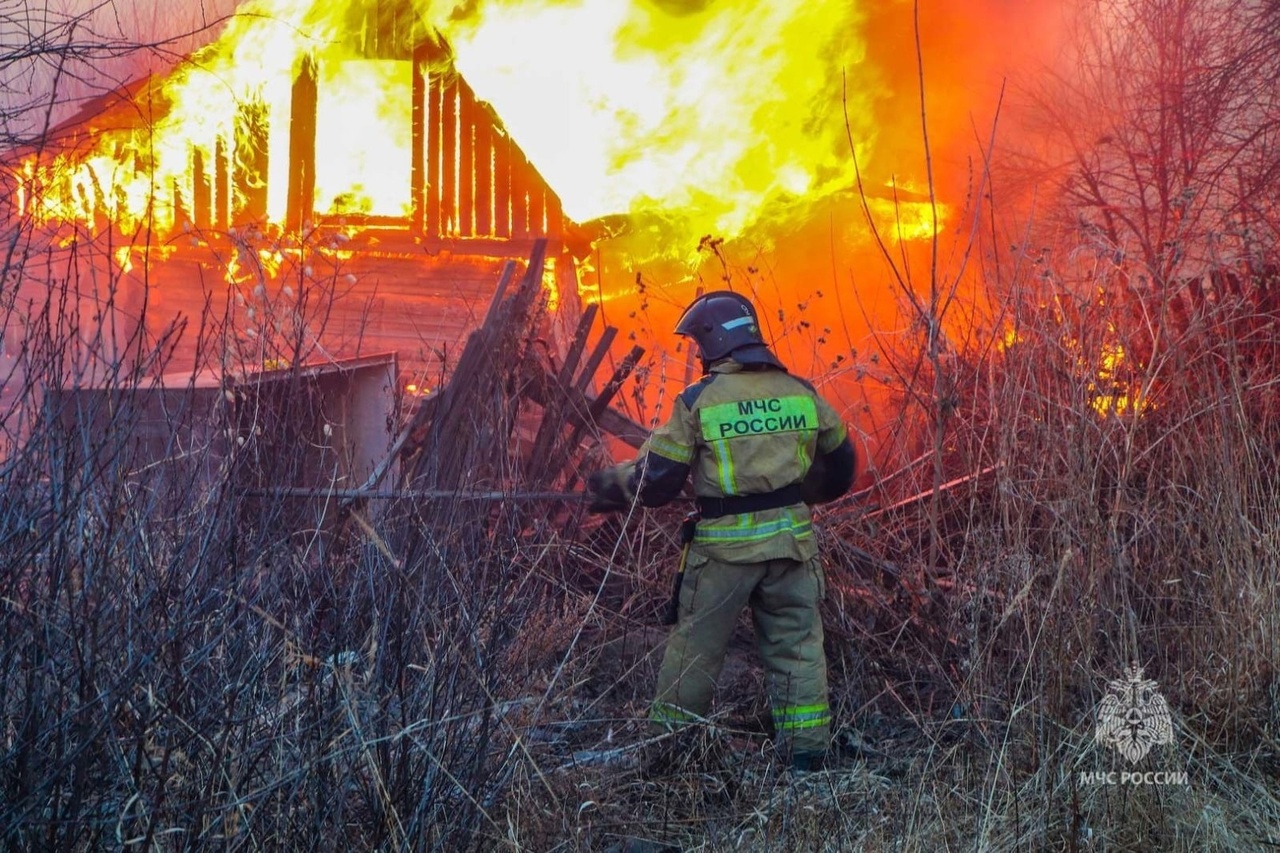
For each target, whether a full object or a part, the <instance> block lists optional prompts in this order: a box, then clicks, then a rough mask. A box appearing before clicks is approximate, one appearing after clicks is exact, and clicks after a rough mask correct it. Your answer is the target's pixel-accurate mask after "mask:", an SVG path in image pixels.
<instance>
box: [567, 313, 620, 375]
mask: <svg viewBox="0 0 1280 853" xmlns="http://www.w3.org/2000/svg"><path fill="white" fill-rule="evenodd" d="M593 307H594V305H593ZM617 336H618V330H617V329H615V328H614V327H613V326H605V328H604V332H603V333H602V334H601V335H600V340H598V341H596V346H595V349H593V350H592V351H591V355H590V356H589V357H588V358H587V363H586V364H584V365H583V366H582V373H580V374H578V381H577V382H575V383H574V386H573V387H575V388H577V389H578V390H579V391H584V392H585V391H586V390H587V387H588V386H589V385H590V384H591V380H592V379H594V378H595V375H596V371H597V370H599V369H600V363H601V362H602V361H604V357H605V356H606V355H608V353H609V346H610V344H612V343H613V339H614V338H616V337H617Z"/></svg>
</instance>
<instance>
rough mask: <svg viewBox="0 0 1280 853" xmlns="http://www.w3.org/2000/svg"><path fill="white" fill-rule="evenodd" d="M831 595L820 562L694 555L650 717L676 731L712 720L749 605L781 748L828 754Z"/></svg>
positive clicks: (815, 560) (688, 565) (686, 570)
mask: <svg viewBox="0 0 1280 853" xmlns="http://www.w3.org/2000/svg"><path fill="white" fill-rule="evenodd" d="M825 591H826V581H825V579H824V577H823V574H822V565H821V563H820V562H819V561H818V560H817V559H816V558H815V559H813V560H810V561H808V562H807V563H800V562H796V561H795V560H770V561H768V562H762V563H721V562H717V561H715V560H710V559H708V558H706V557H705V556H703V555H700V554H697V553H696V552H692V553H690V555H689V561H688V564H687V565H686V567H685V577H684V585H683V586H682V587H681V590H680V621H679V623H678V624H677V625H676V627H675V628H674V629H673V630H672V632H671V636H670V637H669V638H668V639H667V647H666V653H665V654H664V656H663V659H662V669H661V670H660V671H659V673H658V689H657V696H656V697H655V699H654V703H653V707H652V709H651V711H650V719H651V720H652V721H653V722H654V723H656V724H658V725H660V726H664V727H674V726H680V725H683V724H687V723H689V722H692V721H693V720H695V719H696V718H698V717H705V716H706V714H707V711H708V710H709V709H710V707H711V697H712V693H713V692H714V690H715V682H716V678H717V677H718V676H719V675H720V669H721V667H722V666H723V664H724V657H725V652H726V650H727V648H728V645H729V640H730V638H731V637H732V636H733V630H734V627H735V625H736V624H737V621H738V614H739V613H741V612H742V608H743V607H744V606H746V605H748V604H750V605H751V615H752V618H753V621H754V623H755V630H756V639H757V643H758V646H759V649H760V655H761V657H762V658H763V659H764V666H765V670H766V672H767V676H768V687H769V700H770V702H771V704H772V706H773V723H774V729H775V731H776V732H777V735H778V739H779V746H780V747H781V748H782V749H783V751H784V752H785V753H788V754H789V753H791V752H808V753H823V752H825V751H826V749H827V744H828V742H829V740H830V732H831V708H830V706H829V705H828V699H827V663H826V657H825V655H824V654H823V650H822V617H821V615H820V613H819V611H818V604H819V602H821V601H822V598H823V595H824V594H825Z"/></svg>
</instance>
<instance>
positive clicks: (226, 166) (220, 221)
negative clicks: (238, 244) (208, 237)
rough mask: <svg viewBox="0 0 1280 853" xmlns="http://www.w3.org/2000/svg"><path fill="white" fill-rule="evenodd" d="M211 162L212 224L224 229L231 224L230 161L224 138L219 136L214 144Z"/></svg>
mask: <svg viewBox="0 0 1280 853" xmlns="http://www.w3.org/2000/svg"><path fill="white" fill-rule="evenodd" d="M213 163H214V166H213V187H214V192H213V203H214V217H213V220H214V221H213V224H214V225H215V226H216V227H217V228H218V229H219V230H221V231H226V230H227V228H228V227H229V226H230V225H231V162H230V157H228V155H227V143H226V140H225V139H223V138H222V137H221V136H219V137H218V141H217V143H216V144H215V145H214V155H213Z"/></svg>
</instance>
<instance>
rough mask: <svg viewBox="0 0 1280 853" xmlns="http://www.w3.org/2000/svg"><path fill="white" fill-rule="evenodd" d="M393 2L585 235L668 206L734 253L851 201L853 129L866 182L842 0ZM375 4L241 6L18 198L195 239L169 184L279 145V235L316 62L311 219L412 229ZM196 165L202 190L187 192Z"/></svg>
mask: <svg viewBox="0 0 1280 853" xmlns="http://www.w3.org/2000/svg"><path fill="white" fill-rule="evenodd" d="M392 5H393V6H395V7H396V8H395V12H396V14H397V15H401V14H402V13H403V15H404V19H405V22H404V23H403V24H402V29H403V28H409V29H410V30H412V31H413V32H412V38H413V39H415V40H419V41H420V40H422V39H425V38H427V37H428V33H429V30H430V29H431V28H436V29H438V31H439V32H440V33H442V34H443V35H444V36H445V38H446V39H447V40H448V42H449V43H450V45H451V46H452V48H453V50H454V52H455V57H456V63H457V66H458V68H459V70H460V71H461V73H462V74H463V76H465V77H466V78H467V80H468V82H469V83H470V84H471V86H472V88H473V89H474V90H475V91H476V93H477V95H478V96H479V97H480V98H481V99H484V100H487V101H489V102H490V103H491V104H492V105H493V107H494V109H495V111H496V113H497V114H498V115H499V116H501V118H502V121H503V122H504V124H505V125H506V127H507V129H508V130H509V131H510V133H511V135H512V137H513V139H514V140H515V141H516V143H517V144H518V145H519V146H520V147H521V149H523V150H524V152H525V153H526V154H527V155H528V156H529V159H530V161H531V162H532V163H533V165H534V166H535V167H536V168H537V169H538V170H539V171H540V172H541V173H542V175H543V176H544V177H545V178H546V179H547V181H548V184H549V185H550V186H551V187H552V189H553V190H554V191H555V192H556V193H557V194H558V195H559V196H560V198H561V200H562V202H563V206H564V210H565V212H566V214H567V215H569V216H570V217H571V218H573V219H576V220H578V221H585V220H588V219H592V218H595V217H600V216H603V215H606V214H614V213H637V212H641V211H661V212H664V213H665V214H667V215H673V213H674V214H678V217H679V220H680V229H681V233H682V234H685V235H687V234H703V233H707V234H716V235H719V236H722V237H726V238H732V237H735V236H738V235H741V234H742V233H744V231H746V230H747V229H749V228H750V227H751V226H752V225H753V224H754V223H757V222H759V221H761V220H762V219H778V218H780V217H781V215H782V212H789V213H795V212H796V211H797V210H799V211H801V212H803V209H804V206H805V205H807V204H809V203H812V202H814V201H816V200H818V199H821V198H824V197H828V196H831V195H832V194H834V193H837V192H841V191H845V192H847V191H848V189H849V188H850V186H851V185H852V181H851V178H852V175H851V163H852V158H851V156H850V152H849V150H848V141H847V136H846V115H847V116H848V121H849V122H850V124H851V126H852V131H853V138H854V139H855V140H856V144H857V145H858V146H859V157H860V158H861V160H860V162H862V163H863V164H864V165H865V164H866V163H867V162H868V156H867V155H868V153H869V151H870V150H871V148H872V146H873V145H874V142H875V135H876V127H877V123H876V121H875V117H874V108H875V105H876V101H877V99H878V98H880V97H881V96H883V95H884V91H883V90H884V86H883V83H882V82H880V80H879V77H878V72H877V71H876V69H874V68H870V67H869V66H868V63H867V60H866V51H865V47H864V44H863V42H862V41H861V40H860V38H859V37H858V35H857V33H858V27H859V25H860V24H861V23H862V21H863V13H862V12H861V11H860V9H859V4H856V3H850V2H848V0H807V2H803V3H797V2H794V0H719V2H708V1H707V0H649V2H640V0H540V1H539V2H528V0H477V2H471V3H466V4H461V5H459V4H457V3H455V2H453V0H408V2H407V3H406V4H401V5H397V4H392ZM408 7H412V8H411V9H409V8H408ZM371 8H374V4H369V3H367V2H365V3H357V2H356V0H346V1H345V2H342V0H337V1H336V2H335V0H251V2H248V3H245V4H244V5H243V6H242V7H241V8H240V9H239V11H238V13H237V15H236V16H235V17H233V18H232V19H231V20H230V22H229V23H228V25H227V27H226V29H225V31H224V33H223V34H222V36H221V37H220V38H219V39H218V40H217V41H216V42H215V43H214V44H212V45H211V46H209V47H208V48H206V49H204V50H202V51H200V52H198V53H197V54H196V55H195V56H193V57H192V58H191V59H190V60H189V61H187V62H184V63H182V64H181V65H180V66H179V67H178V68H176V69H175V71H174V72H173V73H172V74H170V76H169V77H168V78H167V79H166V80H164V81H163V84H162V85H159V86H156V87H154V88H152V89H151V90H148V91H147V92H146V97H147V98H148V99H149V100H148V103H149V104H151V105H152V107H151V108H150V110H149V111H146V114H148V115H153V116H155V118H154V120H152V121H150V122H149V123H147V122H143V123H142V124H144V125H145V126H142V127H139V128H137V129H135V130H133V131H127V130H116V131H106V132H104V133H102V134H100V138H99V139H98V141H97V144H96V146H95V147H94V149H93V150H92V151H91V152H88V153H87V154H80V155H68V156H67V157H60V158H55V160H54V162H52V163H48V162H46V163H43V164H39V165H35V166H32V167H31V171H32V176H31V179H30V180H28V181H25V182H24V185H23V187H22V188H21V194H22V197H23V198H24V200H25V203H26V207H27V210H28V212H31V213H35V214H36V215H37V216H42V217H44V218H50V219H52V218H62V219H70V220H78V221H81V222H85V223H88V224H90V225H95V224H97V223H99V222H100V221H101V220H103V219H104V218H105V219H106V220H109V221H112V222H114V223H116V224H118V225H121V226H122V227H130V226H131V225H134V224H138V223H142V222H143V221H144V217H148V216H154V217H156V219H157V220H159V221H161V222H165V223H168V224H170V225H172V226H178V225H182V224H184V223H183V222H180V221H178V220H180V219H183V218H184V217H183V216H182V215H183V214H184V213H185V214H187V216H186V218H190V212H191V208H192V205H193V199H192V198H189V197H183V195H182V193H183V191H182V190H179V189H176V188H178V187H192V186H196V185H198V184H200V183H203V184H204V185H205V186H206V187H208V188H209V189H208V190H207V192H215V191H219V192H221V193H222V194H224V195H225V194H226V192H227V191H228V190H229V191H231V192H233V193H234V192H237V191H238V190H237V188H236V187H235V186H230V187H228V186H225V185H224V186H222V187H221V188H220V189H219V188H218V187H217V186H216V183H217V182H216V181H214V180H213V178H212V172H213V169H214V165H215V163H217V162H219V161H221V162H223V163H225V162H236V161H237V158H239V159H240V160H241V161H243V159H244V158H246V157H248V156H250V154H249V153H248V152H250V150H251V149H252V147H253V145H252V143H253V139H255V138H257V139H259V140H265V141H266V145H267V151H266V157H265V161H266V174H265V175H263V176H261V180H263V181H265V184H266V214H267V217H268V218H269V219H270V220H271V221H273V222H277V223H281V222H283V221H284V218H285V214H286V209H287V206H288V199H287V195H288V192H289V180H288V177H289V176H288V166H289V162H290V134H291V103H292V96H293V85H294V81H295V79H296V78H297V76H298V74H299V72H300V70H301V69H302V68H303V66H304V62H305V63H314V67H315V69H316V74H317V78H316V97H317V127H316V159H317V163H316V164H315V175H314V178H315V198H314V209H315V210H316V211H317V212H318V213H322V214H323V213H332V214H343V213H367V214H375V215H386V216H397V217H401V216H404V215H406V214H407V213H408V212H409V211H410V209H411V199H410V198H409V194H410V181H409V172H410V160H411V155H410V149H411V138H410V137H411V131H410V123H411V106H410V105H411V100H412V99H411V91H412V73H413V72H412V66H411V63H410V62H408V61H407V60H404V59H397V60H393V59H385V58H372V57H370V56H366V55H364V48H361V47H357V46H356V42H357V41H359V39H360V38H361V37H363V35H367V34H363V33H361V32H358V31H357V30H358V29H359V26H360V24H359V22H360V21H366V22H367V21H369V20H372V19H371V18H370V17H369V14H370V12H369V10H370V9H371ZM379 14H381V13H379ZM362 16H363V17H362ZM353 21H354V22H356V23H355V24H353ZM846 80H847V81H848V85H847V86H846ZM139 112H144V111H139ZM246 117H251V118H252V121H248V122H247V121H246ZM197 162H198V163H201V164H203V175H202V176H195V179H194V180H193V176H194V171H193V170H194V169H195V165H196V163H197ZM29 165H30V164H29ZM224 168H225V166H224ZM224 184H225V181H224ZM902 186H905V184H903V185H902ZM185 192H186V193H187V195H191V194H192V193H193V192H194V191H190V190H187V191H185ZM37 195H38V196H39V200H38V201H37V200H36V196H37ZM239 201H240V200H239V199H226V198H217V199H215V200H214V202H213V203H214V204H215V205H216V206H217V208H218V209H219V210H227V209H229V208H235V207H236V206H237V205H238V203H239ZM872 204H873V213H874V215H875V216H876V218H877V219H879V220H883V221H885V222H888V223H890V226H889V227H888V228H887V230H886V234H887V235H888V236H889V238H890V239H894V240H898V239H902V240H915V239H922V238H927V237H931V236H933V235H934V234H936V233H937V232H938V230H939V229H940V228H941V227H942V223H943V221H944V220H945V218H946V214H947V213H948V211H947V210H946V209H945V208H944V207H941V206H939V208H938V211H937V220H938V221H935V217H934V211H933V209H931V208H930V207H929V206H928V205H927V204H922V203H920V202H904V203H902V204H899V205H897V206H894V205H893V204H892V203H891V202H885V201H884V200H883V199H873V200H872ZM886 205H887V207H886Z"/></svg>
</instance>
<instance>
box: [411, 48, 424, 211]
mask: <svg viewBox="0 0 1280 853" xmlns="http://www.w3.org/2000/svg"><path fill="white" fill-rule="evenodd" d="M412 74H413V90H412V93H411V95H410V98H411V100H412V107H411V112H410V114H409V122H410V131H409V134H410V143H409V147H410V151H409V204H410V218H409V228H410V230H411V231H412V232H413V234H414V236H416V237H421V236H423V235H424V234H425V233H426V227H427V199H426V187H427V78H426V74H427V48H426V46H425V45H419V46H418V47H417V48H415V49H414V52H413V65H412Z"/></svg>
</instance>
